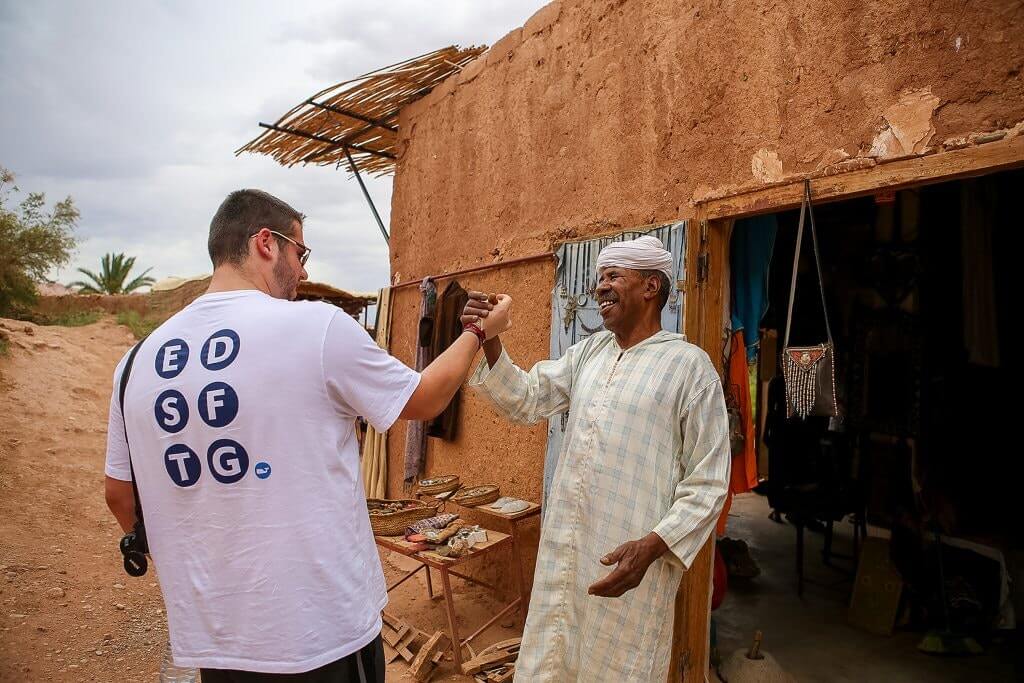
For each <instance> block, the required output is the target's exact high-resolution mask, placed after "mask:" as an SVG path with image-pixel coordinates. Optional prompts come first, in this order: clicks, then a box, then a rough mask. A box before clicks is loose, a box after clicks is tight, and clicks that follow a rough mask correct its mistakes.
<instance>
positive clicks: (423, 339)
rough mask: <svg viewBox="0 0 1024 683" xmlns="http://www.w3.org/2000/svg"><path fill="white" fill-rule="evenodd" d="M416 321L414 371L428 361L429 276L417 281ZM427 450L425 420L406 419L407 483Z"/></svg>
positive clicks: (433, 304) (433, 291)
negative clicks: (418, 283) (418, 306)
mask: <svg viewBox="0 0 1024 683" xmlns="http://www.w3.org/2000/svg"><path fill="white" fill-rule="evenodd" d="M420 295H421V299H420V322H419V329H418V333H417V337H416V371H417V372H423V369H424V368H426V367H427V366H428V365H430V361H432V360H433V358H432V357H431V355H430V351H431V344H432V343H433V339H434V312H435V310H436V308H437V286H436V285H435V284H434V281H433V280H432V279H431V278H429V277H425V278H423V282H421V283H420ZM426 450H427V429H426V424H424V422H423V421H421V420H410V421H409V423H408V427H407V428H406V432H405V467H404V472H403V474H402V478H403V480H404V481H405V483H406V484H411V483H412V482H413V481H415V480H416V477H417V476H418V475H419V474H420V472H421V471H422V470H423V456H424V455H425V454H426Z"/></svg>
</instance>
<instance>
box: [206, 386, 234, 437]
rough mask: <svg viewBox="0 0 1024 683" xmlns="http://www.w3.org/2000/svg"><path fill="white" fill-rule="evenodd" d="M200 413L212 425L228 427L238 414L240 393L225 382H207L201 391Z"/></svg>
mask: <svg viewBox="0 0 1024 683" xmlns="http://www.w3.org/2000/svg"><path fill="white" fill-rule="evenodd" d="M199 414H200V415H201V416H202V417H203V422H205V423H206V424H208V425H210V426H211V427H226V426H227V425H229V424H231V421H232V420H234V419H235V416H236V415H238V394H236V393H235V390H234V389H232V388H231V386H230V385H228V384H225V383H224V382H212V383H211V384H207V385H206V386H205V387H204V388H203V390H202V391H201V392H199Z"/></svg>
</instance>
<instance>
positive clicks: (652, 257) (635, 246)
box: [597, 235, 675, 282]
mask: <svg viewBox="0 0 1024 683" xmlns="http://www.w3.org/2000/svg"><path fill="white" fill-rule="evenodd" d="M611 266H616V267H618V268H629V269H630V270H657V271H660V272H662V273H665V277H667V278H668V280H669V282H671V281H672V280H673V279H675V278H674V277H673V275H672V253H671V252H669V251H668V250H666V249H665V247H664V246H663V245H662V243H661V240H659V239H658V238H657V237H652V236H650V235H644V236H643V237H638V238H636V239H635V240H630V241H628V242H613V243H611V244H609V245H608V246H607V247H605V248H604V249H602V250H601V253H600V254H598V255H597V270H598V272H600V270H601V269H602V268H608V267H611Z"/></svg>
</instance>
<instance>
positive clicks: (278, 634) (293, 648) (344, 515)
mask: <svg viewBox="0 0 1024 683" xmlns="http://www.w3.org/2000/svg"><path fill="white" fill-rule="evenodd" d="M302 220H303V216H302V215H301V214H300V213H298V212H297V211H295V210H294V209H293V208H291V207H290V206H288V205H287V204H286V203H284V202H282V201H281V200H279V199H277V198H276V197H273V196H271V195H269V194H267V193H265V192H261V191H259V190H239V191H237V192H233V193H231V194H230V195H228V197H227V199H225V200H224V202H223V204H221V206H220V208H219V209H218V210H217V213H216V215H215V216H214V218H213V221H212V222H211V224H210V238H209V251H210V258H211V260H212V261H213V266H214V273H213V279H212V281H211V283H210V288H209V290H207V292H206V294H204V295H203V296H200V297H199V298H198V299H196V300H195V301H194V302H192V303H191V304H189V305H188V306H187V307H186V308H185V309H184V310H182V311H181V312H179V313H177V314H176V315H174V316H173V317H172V318H171V319H170V320H168V321H167V322H165V323H164V324H163V325H161V326H160V327H158V328H157V329H156V330H155V331H154V332H153V333H152V334H150V335H149V337H147V338H146V339H145V341H143V342H142V344H141V346H140V347H139V350H138V352H137V355H136V356H135V358H134V363H133V365H132V369H131V371H130V373H129V381H128V384H127V388H126V392H125V397H124V414H123V416H122V411H121V407H120V402H119V396H118V393H119V386H120V381H121V375H122V372H123V370H124V367H125V363H126V359H127V355H126V358H125V359H123V360H122V361H121V363H120V364H119V365H118V367H117V369H116V370H115V372H114V393H113V396H112V398H111V403H110V422H109V428H108V433H107V457H106V498H107V503H108V505H109V506H110V509H111V511H112V512H113V513H114V515H115V517H116V518H117V520H118V522H119V523H120V525H121V527H122V528H123V529H124V530H125V531H126V532H127V531H128V530H130V529H132V527H133V525H134V523H135V521H136V515H135V502H134V496H133V493H132V484H131V480H132V470H133V469H134V477H135V481H136V484H137V486H138V493H139V498H140V500H141V503H142V509H143V513H144V516H145V527H146V534H147V537H148V542H149V548H150V552H151V553H152V558H153V561H154V563H155V565H156V566H157V567H158V568H159V572H160V585H161V590H162V592H163V596H164V601H165V603H166V605H167V620H168V626H169V629H170V639H171V650H172V654H173V658H174V663H175V664H176V665H178V666H185V667H196V668H199V669H201V671H202V679H203V682H204V683H217V682H218V681H271V680H277V679H278V678H287V680H289V681H317V682H320V681H323V682H325V683H326V682H328V681H330V682H332V683H333V682H337V683H346V682H348V681H360V682H362V681H383V680H384V662H383V653H382V646H381V642H380V629H381V617H380V612H381V609H382V608H383V607H384V605H385V603H386V602H387V594H386V592H385V585H384V576H383V572H382V570H381V566H380V561H379V558H378V555H377V551H376V547H375V545H374V542H373V535H372V533H371V531H370V524H369V519H368V517H367V514H366V503H365V499H364V495H363V485H362V481H361V479H360V474H359V453H358V450H357V445H356V444H357V439H356V434H355V431H354V426H355V418H356V417H357V416H362V417H364V418H366V420H367V421H368V422H369V423H370V424H372V425H373V426H374V428H375V429H377V430H378V431H381V432H383V431H385V430H387V429H388V428H389V427H390V426H391V425H392V424H393V423H394V422H395V420H397V419H399V418H403V419H411V420H427V419H431V418H433V417H435V416H436V415H438V414H439V413H441V411H442V410H443V409H444V408H445V406H446V405H447V404H448V403H449V401H450V400H451V398H452V396H453V395H454V394H455V392H456V390H457V389H458V388H459V386H460V385H461V384H462V382H463V381H464V380H465V378H466V375H467V373H468V372H469V369H470V365H471V363H472V362H473V359H474V358H475V356H476V353H477V351H478V350H479V348H480V346H481V344H482V343H483V340H484V339H485V338H491V337H493V336H495V335H497V334H498V333H500V332H502V331H504V330H505V329H507V328H508V327H509V326H510V322H509V314H510V309H511V300H510V299H508V298H507V297H502V299H501V302H500V303H499V304H498V305H497V306H496V308H495V310H494V311H493V312H492V313H491V314H490V316H488V317H487V318H486V319H482V320H480V321H479V326H477V327H476V328H475V329H469V330H468V331H467V332H466V333H464V334H463V335H462V336H461V337H459V338H458V339H457V340H456V341H455V343H454V344H452V346H451V347H449V349H448V350H447V351H445V352H444V353H443V354H441V356H439V357H438V358H437V359H436V360H435V361H434V362H433V363H432V364H431V365H430V366H429V367H427V368H426V369H425V370H424V371H423V372H422V373H417V372H414V371H413V370H411V369H409V368H408V367H406V366H405V365H403V364H402V363H401V362H399V361H397V360H396V359H394V358H392V357H391V356H389V355H388V354H387V353H386V352H384V351H382V350H381V349H380V348H378V347H377V345H376V344H375V343H374V342H373V340H371V339H370V337H369V335H368V334H367V333H366V331H365V330H363V329H362V328H361V327H360V326H359V325H358V324H357V323H356V321H355V320H353V319H352V317H351V316H349V315H348V314H347V313H345V312H344V311H343V310H341V309H340V308H337V307H335V306H332V305H330V304H326V303H319V302H293V301H290V299H293V298H294V297H295V293H296V287H297V286H298V283H299V282H300V281H301V280H304V279H305V278H306V271H305V268H304V264H305V262H306V259H307V258H308V256H309V249H308V248H307V247H306V246H305V245H304V244H303V234H302ZM469 327H471V328H472V327H473V326H469ZM126 434H127V441H126ZM129 444H130V447H131V456H130V457H131V460H130V461H129V452H128V446H129ZM296 674H301V676H296Z"/></svg>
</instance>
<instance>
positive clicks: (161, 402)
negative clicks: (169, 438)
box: [153, 389, 188, 434]
mask: <svg viewBox="0 0 1024 683" xmlns="http://www.w3.org/2000/svg"><path fill="white" fill-rule="evenodd" d="M153 414H154V415H155V416H156V423H157V424H158V425H160V428H161V429H163V430H164V431H165V432H170V433H171V434H177V433H178V432H180V431H181V430H182V429H184V428H185V425H187V424H188V403H187V402H186V401H185V396H184V395H182V393H181V392H180V391H177V390H176V389H168V390H167V391H164V392H162V393H161V394H160V395H159V396H157V397H156V403H155V404H154V405H153Z"/></svg>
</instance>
